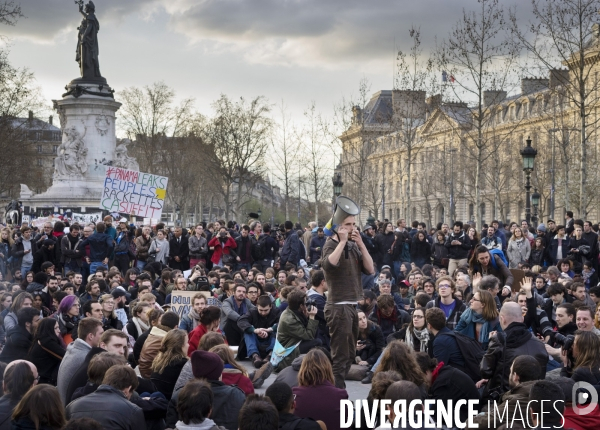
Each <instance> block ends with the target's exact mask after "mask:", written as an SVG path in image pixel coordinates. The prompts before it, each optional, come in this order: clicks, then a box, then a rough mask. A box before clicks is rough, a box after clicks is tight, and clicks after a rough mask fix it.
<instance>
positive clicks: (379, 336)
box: [356, 324, 385, 366]
mask: <svg viewBox="0 0 600 430" xmlns="http://www.w3.org/2000/svg"><path fill="white" fill-rule="evenodd" d="M369 326H370V327H369ZM369 326H367V336H364V335H363V333H362V332H359V334H358V340H359V341H364V342H365V347H364V348H363V349H362V350H361V351H359V350H356V355H357V356H358V357H360V359H361V360H364V361H366V362H368V363H369V365H371V366H372V365H374V364H375V362H376V361H377V359H378V358H379V356H380V355H381V353H382V352H383V348H385V339H384V338H383V333H382V331H381V329H380V328H379V326H378V325H376V324H369Z"/></svg>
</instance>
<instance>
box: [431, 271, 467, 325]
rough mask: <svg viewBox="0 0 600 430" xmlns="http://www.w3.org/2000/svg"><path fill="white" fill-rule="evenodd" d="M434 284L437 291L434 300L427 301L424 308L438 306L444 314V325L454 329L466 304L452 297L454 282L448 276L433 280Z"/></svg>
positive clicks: (454, 288) (454, 289)
mask: <svg viewBox="0 0 600 430" xmlns="http://www.w3.org/2000/svg"><path fill="white" fill-rule="evenodd" d="M435 286H436V288H437V290H438V292H439V295H438V297H437V298H436V299H435V300H431V301H430V302H428V303H427V306H426V308H427V309H430V308H434V307H435V308H440V309H441V310H443V311H444V314H445V315H446V327H448V328H449V329H450V330H454V329H455V328H456V325H457V324H458V322H459V321H460V317H461V315H462V314H463V312H464V311H465V310H466V305H465V304H464V303H463V301H462V300H459V299H457V298H455V297H454V293H455V292H456V288H457V287H456V284H455V282H454V281H453V280H452V278H451V277H450V276H441V277H439V278H438V279H437V280H436V281H435Z"/></svg>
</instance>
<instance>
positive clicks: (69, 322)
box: [58, 312, 79, 335]
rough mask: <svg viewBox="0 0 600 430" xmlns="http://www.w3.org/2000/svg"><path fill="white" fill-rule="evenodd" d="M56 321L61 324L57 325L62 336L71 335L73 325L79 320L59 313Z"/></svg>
mask: <svg viewBox="0 0 600 430" xmlns="http://www.w3.org/2000/svg"><path fill="white" fill-rule="evenodd" d="M58 320H59V322H60V323H61V324H59V325H58V326H59V327H60V333H61V334H63V335H64V334H68V333H71V332H72V331H73V328H75V323H77V321H79V318H78V317H71V316H70V315H67V314H63V313H60V312H59V313H58Z"/></svg>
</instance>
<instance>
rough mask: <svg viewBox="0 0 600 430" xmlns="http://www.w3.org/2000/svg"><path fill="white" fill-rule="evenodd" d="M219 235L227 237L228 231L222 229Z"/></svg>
mask: <svg viewBox="0 0 600 430" xmlns="http://www.w3.org/2000/svg"><path fill="white" fill-rule="evenodd" d="M219 237H221V238H226V237H227V233H226V232H224V231H222V232H221V233H219Z"/></svg>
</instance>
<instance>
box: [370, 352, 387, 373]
mask: <svg viewBox="0 0 600 430" xmlns="http://www.w3.org/2000/svg"><path fill="white" fill-rule="evenodd" d="M386 349H387V347H385V348H384V350H383V351H381V354H380V355H379V358H378V359H377V361H376V362H375V364H374V365H373V366H371V372H373V373H375V372H377V368H378V367H379V365H380V364H381V359H382V358H383V353H384V352H385V350H386Z"/></svg>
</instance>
